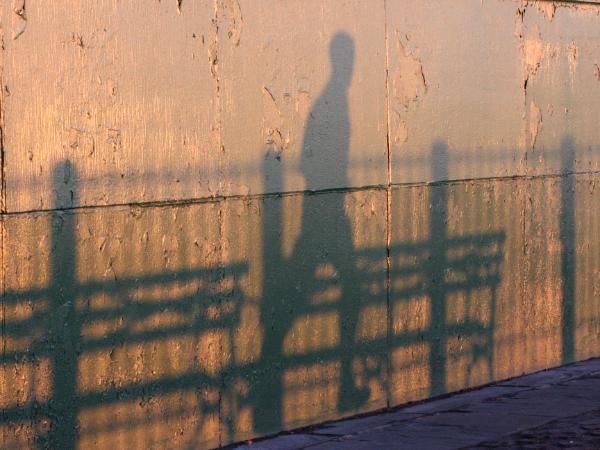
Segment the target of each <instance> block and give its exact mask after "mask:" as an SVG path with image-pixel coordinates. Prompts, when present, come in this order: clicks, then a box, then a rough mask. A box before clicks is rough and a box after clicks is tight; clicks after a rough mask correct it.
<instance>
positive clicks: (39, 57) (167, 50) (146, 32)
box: [2, 0, 220, 211]
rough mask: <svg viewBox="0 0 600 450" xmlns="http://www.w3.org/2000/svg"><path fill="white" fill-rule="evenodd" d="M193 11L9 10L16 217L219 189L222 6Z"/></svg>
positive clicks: (187, 7)
mask: <svg viewBox="0 0 600 450" xmlns="http://www.w3.org/2000/svg"><path fill="white" fill-rule="evenodd" d="M184 3H185V4H182V6H181V11H180V12H179V11H178V8H177V3H176V2H175V1H172V2H166V1H165V2H150V3H148V4H147V5H144V6H143V7H141V5H139V4H137V3H133V2H115V1H112V0H102V1H99V2H93V3H92V4H90V3H87V2H86V3H81V2H76V3H73V2H71V1H64V0H60V1H53V2H50V3H48V2H43V1H27V2H26V3H25V2H24V1H15V2H12V1H11V2H3V3H2V15H3V23H4V26H3V32H4V36H5V38H4V51H3V53H4V55H3V64H4V68H3V83H4V86H3V90H4V94H3V99H4V100H3V105H2V107H3V111H4V125H5V126H4V144H5V147H4V148H5V156H6V163H5V169H6V174H8V176H7V180H6V183H7V192H8V194H7V209H8V210H9V211H23V210H34V209H48V208H51V207H70V206H78V205H105V204H120V203H128V202H134V201H149V200H166V199H181V198H190V197H200V196H205V195H212V194H214V193H215V192H217V191H218V185H219V176H220V175H219V155H220V153H219V152H218V146H217V139H216V138H215V132H214V129H215V128H216V126H217V125H216V123H215V121H216V120H217V118H218V117H217V115H216V112H215V108H216V105H215V101H216V100H215V96H214V92H215V88H214V86H213V78H212V75H211V63H210V61H209V53H210V51H209V50H210V38H209V36H210V34H211V31H212V29H213V25H212V22H211V19H212V2H210V1H208V0H204V1H197V2H184ZM18 4H22V7H20V6H19V5H18ZM65 159H69V160H71V162H72V163H73V164H74V165H75V166H76V167H77V175H78V179H75V178H74V177H75V174H71V173H69V172H67V173H65V174H62V175H61V177H64V178H65V179H66V180H68V181H69V182H70V183H72V184H73V185H75V184H76V185H77V189H78V193H79V195H78V200H77V202H75V201H74V199H73V198H71V196H70V195H69V193H68V192H66V193H65V195H64V196H63V197H60V198H56V195H55V194H56V193H53V192H52V187H53V184H54V182H55V180H54V179H53V178H52V177H53V174H54V173H55V172H53V169H52V167H53V166H54V164H57V163H61V162H62V161H63V160H65ZM82 180H83V182H81V181H82Z"/></svg>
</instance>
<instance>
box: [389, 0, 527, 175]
mask: <svg viewBox="0 0 600 450" xmlns="http://www.w3.org/2000/svg"><path fill="white" fill-rule="evenodd" d="M520 7H521V2H520V1H506V2H505V1H491V2H489V1H486V2H481V1H479V0H463V1H459V2H456V1H453V0H444V1H422V0H409V1H402V2H388V4H387V23H388V25H387V30H388V32H387V47H388V59H389V61H388V65H389V80H388V95H389V114H390V146H391V161H392V181H393V182H394V183H405V182H420V181H432V180H441V179H465V178H467V179H471V178H477V177H492V176H506V175H517V174H520V173H524V157H525V153H524V150H525V148H524V147H525V145H524V143H523V142H522V139H521V126H522V115H523V113H524V92H523V77H522V64H521V56H520V51H519V45H518V44H519V43H518V41H517V39H516V38H515V29H516V27H517V24H516V19H517V17H518V15H517V12H518V10H519V8H520ZM438 138H442V139H443V140H444V142H446V144H447V145H448V156H449V157H450V163H449V164H448V162H447V161H441V162H439V164H440V165H442V166H444V165H445V170H444V173H441V172H440V171H439V170H437V169H436V166H432V165H431V164H429V160H428V157H429V149H430V147H431V145H432V143H433V142H434V141H435V140H437V139H438Z"/></svg>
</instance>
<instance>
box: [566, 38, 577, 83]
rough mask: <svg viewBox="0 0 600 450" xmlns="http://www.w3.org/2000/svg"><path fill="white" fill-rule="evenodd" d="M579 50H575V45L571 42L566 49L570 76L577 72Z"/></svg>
mask: <svg viewBox="0 0 600 450" xmlns="http://www.w3.org/2000/svg"><path fill="white" fill-rule="evenodd" d="M578 53H579V50H578V49H577V45H576V44H575V42H571V43H570V44H569V47H568V53H567V58H568V59H569V71H570V72H571V76H574V75H575V72H576V71H577V60H578V58H579V55H578Z"/></svg>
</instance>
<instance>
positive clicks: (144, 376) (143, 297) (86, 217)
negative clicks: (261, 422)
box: [0, 204, 245, 449]
mask: <svg viewBox="0 0 600 450" xmlns="http://www.w3.org/2000/svg"><path fill="white" fill-rule="evenodd" d="M218 211H219V208H218V206H217V205H215V204H203V205H195V206H189V207H180V208H158V209H136V208H123V209H97V210H88V211H87V212H79V213H54V214H49V213H40V214H37V215H19V216H10V217H7V218H6V219H5V221H6V231H7V236H6V241H7V242H6V247H5V252H6V254H10V255H11V257H10V258H9V259H5V261H4V266H3V270H4V271H5V277H6V299H5V302H6V305H5V308H6V317H5V333H6V341H5V347H4V351H3V355H2V362H1V365H0V369H1V371H2V376H1V377H0V386H1V388H0V394H1V396H0V398H1V400H0V403H1V405H2V410H3V421H4V422H5V430H3V431H4V433H3V438H2V439H3V440H4V441H3V443H2V447H3V448H16V447H19V448H29V447H36V446H39V447H46V446H49V447H51V448H75V447H76V446H77V447H79V446H80V447H82V448H88V447H93V448H140V449H141V448H151V447H163V448H164V447H173V448H175V447H177V448H183V447H186V448H188V447H194V448H198V447H200V448H202V447H214V446H217V445H219V431H220V428H221V424H220V420H219V417H220V410H219V405H220V403H219V399H220V389H221V385H222V382H221V375H220V374H221V373H222V370H223V368H224V367H225V366H226V365H227V364H229V360H230V359H231V356H230V355H231V352H232V347H233V342H232V336H231V323H233V321H234V320H235V317H236V314H237V310H236V307H237V305H236V304H234V301H233V295H232V292H235V290H236V280H237V278H238V277H241V276H242V275H243V273H242V272H244V270H245V269H244V264H243V263H241V262H239V261H238V262H231V265H224V264H222V261H221V257H220V239H219V236H220V234H219V233H220V228H219V221H218V217H219V214H218Z"/></svg>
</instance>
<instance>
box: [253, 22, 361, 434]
mask: <svg viewBox="0 0 600 450" xmlns="http://www.w3.org/2000/svg"><path fill="white" fill-rule="evenodd" d="M330 58H331V66H332V67H331V78H330V79H329V81H328V83H327V85H326V87H325V88H324V90H323V91H322V93H321V95H320V96H319V98H318V99H317V100H316V101H315V103H314V105H313V107H312V109H311V111H310V113H309V116H308V120H307V124H306V128H305V134H304V141H303V145H302V153H301V157H300V170H301V172H302V175H303V177H304V181H305V186H306V188H307V190H317V189H319V188H322V187H325V186H327V187H330V186H336V187H342V188H345V187H347V186H350V182H349V180H348V179H347V169H348V159H349V144H350V130H351V127H350V119H349V113H348V95H347V91H348V88H349V86H350V82H351V79H352V73H353V66H354V43H353V40H352V38H351V37H350V36H349V35H348V34H346V33H338V34H336V36H335V37H334V38H333V39H332V41H331V45H330ZM269 155H270V154H269V153H267V159H266V160H265V163H264V168H265V174H266V177H265V179H266V183H267V184H268V185H267V186H266V187H267V191H274V192H282V191H284V190H285V189H284V184H283V179H282V174H281V167H280V164H281V163H280V161H279V160H278V159H277V160H276V159H271V158H270V156H269ZM345 199H346V196H345V195H344V194H343V193H335V194H332V195H325V196H323V195H319V194H315V195H311V194H306V195H302V196H300V197H298V200H297V201H298V202H301V208H302V209H301V215H300V217H299V218H298V222H297V223H296V224H294V223H288V224H286V225H287V226H288V227H290V228H292V229H296V227H299V236H298V237H297V239H296V241H295V243H294V245H293V249H292V251H291V254H290V255H289V256H287V257H284V249H283V236H282V226H283V223H284V222H283V209H282V208H283V205H282V199H281V198H276V199H274V200H273V201H269V200H267V202H268V203H267V204H265V211H264V213H263V230H264V231H263V251H264V253H263V258H264V284H263V288H264V295H263V301H262V303H261V321H262V324H263V327H264V329H265V335H264V338H263V355H264V364H265V365H264V367H265V369H267V371H268V373H267V374H266V375H267V376H266V377H265V378H264V379H263V382H262V388H261V386H257V388H258V389H257V394H258V396H257V404H256V416H255V417H256V422H255V426H256V431H257V432H258V433H268V432H273V430H278V429H283V428H285V424H284V416H285V414H286V412H285V411H284V408H285V405H284V403H285V401H284V398H285V396H286V387H285V386H284V379H285V377H286V374H285V371H286V369H293V365H294V364H292V365H291V366H290V365H288V366H287V367H286V365H285V364H282V363H283V362H284V361H286V360H288V361H289V360H290V356H291V357H292V358H291V359H292V360H294V359H295V360H297V361H298V362H300V361H302V360H304V363H305V365H306V367H310V366H311V365H317V364H318V363H319V362H320V361H322V360H323V359H322V358H320V355H322V356H323V357H327V356H328V357H329V358H331V354H330V353H329V352H328V350H330V349H328V348H327V347H328V346H329V345H334V346H335V352H336V355H337V358H335V359H337V360H338V361H339V367H338V368H337V369H334V368H332V367H330V368H329V370H325V371H324V372H322V373H313V375H309V377H314V378H319V377H324V378H329V377H335V376H336V375H334V373H339V375H338V376H339V377H340V379H339V390H338V394H337V398H336V401H335V405H331V406H332V407H334V408H336V407H337V409H338V410H352V409H354V408H356V407H359V406H360V405H362V404H364V403H365V402H366V400H367V399H368V397H369V389H368V388H366V387H358V386H357V385H356V382H355V379H354V375H353V369H352V361H353V357H354V352H353V345H354V343H355V336H356V327H357V321H358V314H359V312H360V306H359V305H360V303H361V302H360V293H359V277H358V273H357V272H356V266H355V261H356V254H355V252H354V245H353V240H352V228H351V224H350V219H349V217H348V215H347V212H346V210H345V206H344V202H345ZM293 206H298V203H296V205H292V207H293ZM322 320H325V321H326V325H324V326H326V327H328V328H333V329H332V330H330V331H331V336H332V338H331V339H332V340H330V341H329V342H327V339H324V341H325V342H322V343H321V346H320V348H311V345H310V342H307V340H308V341H310V336H305V337H304V338H303V337H302V336H295V337H294V336H293V334H294V329H296V331H297V332H300V333H304V332H308V333H319V332H322V331H323V330H322V329H321V330H317V329H311V328H312V326H311V321H313V323H314V325H316V326H320V325H321V326H323V322H322ZM319 324H320V325H319ZM333 336H335V337H333ZM301 341H303V342H301ZM286 342H287V345H286ZM298 346H304V347H305V348H298ZM302 353H307V354H305V355H302ZM309 355H310V356H309ZM326 355H327V356H326ZM329 358H328V359H329ZM322 381H325V380H322ZM304 383H308V384H311V383H316V384H318V381H317V380H315V379H306V380H305V381H304ZM312 401H318V400H315V399H313V400H312ZM310 402H311V400H310V399H307V404H306V405H305V407H307V408H311V406H310Z"/></svg>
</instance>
